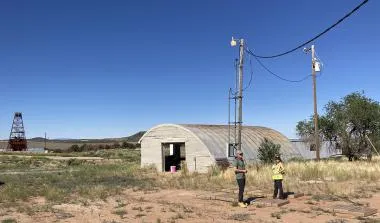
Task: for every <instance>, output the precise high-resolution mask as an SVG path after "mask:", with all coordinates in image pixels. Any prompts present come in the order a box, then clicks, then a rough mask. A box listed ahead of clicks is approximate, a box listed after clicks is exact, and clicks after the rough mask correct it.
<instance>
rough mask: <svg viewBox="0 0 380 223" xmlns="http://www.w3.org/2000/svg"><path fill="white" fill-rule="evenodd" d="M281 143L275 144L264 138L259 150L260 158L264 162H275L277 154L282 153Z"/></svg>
mask: <svg viewBox="0 0 380 223" xmlns="http://www.w3.org/2000/svg"><path fill="white" fill-rule="evenodd" d="M280 148H281V145H279V144H274V143H273V142H272V141H271V140H269V139H267V138H264V140H263V141H262V142H261V144H260V146H259V150H258V158H259V160H260V161H261V162H263V163H273V162H274V159H275V156H276V155H280Z"/></svg>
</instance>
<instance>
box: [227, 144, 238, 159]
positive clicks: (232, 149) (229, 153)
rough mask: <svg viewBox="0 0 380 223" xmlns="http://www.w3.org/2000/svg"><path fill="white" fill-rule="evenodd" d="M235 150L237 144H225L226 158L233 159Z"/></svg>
mask: <svg viewBox="0 0 380 223" xmlns="http://www.w3.org/2000/svg"><path fill="white" fill-rule="evenodd" d="M236 149H237V144H236V143H229V144H227V156H228V157H235V155H236Z"/></svg>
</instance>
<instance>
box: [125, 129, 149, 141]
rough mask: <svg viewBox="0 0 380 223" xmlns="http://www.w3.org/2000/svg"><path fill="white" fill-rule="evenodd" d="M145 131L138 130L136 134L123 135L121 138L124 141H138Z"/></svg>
mask: <svg viewBox="0 0 380 223" xmlns="http://www.w3.org/2000/svg"><path fill="white" fill-rule="evenodd" d="M145 132H146V131H140V132H138V133H136V134H133V135H131V136H128V137H123V138H121V139H122V140H124V141H128V142H138V141H139V140H140V139H141V137H142V136H143V135H144V134H145Z"/></svg>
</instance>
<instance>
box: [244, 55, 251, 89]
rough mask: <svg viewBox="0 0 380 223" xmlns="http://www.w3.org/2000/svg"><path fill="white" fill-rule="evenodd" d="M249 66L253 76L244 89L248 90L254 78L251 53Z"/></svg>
mask: <svg viewBox="0 0 380 223" xmlns="http://www.w3.org/2000/svg"><path fill="white" fill-rule="evenodd" d="M249 67H250V69H251V77H250V78H249V82H248V85H247V86H245V88H244V89H243V91H245V90H247V89H248V88H249V86H251V83H252V78H253V69H252V60H251V55H249Z"/></svg>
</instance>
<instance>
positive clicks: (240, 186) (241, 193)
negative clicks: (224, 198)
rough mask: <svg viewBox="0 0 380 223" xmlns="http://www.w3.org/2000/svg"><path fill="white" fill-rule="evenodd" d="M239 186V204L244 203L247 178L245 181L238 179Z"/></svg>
mask: <svg viewBox="0 0 380 223" xmlns="http://www.w3.org/2000/svg"><path fill="white" fill-rule="evenodd" d="M236 181H237V183H238V185H239V197H238V200H239V202H243V194H244V187H245V178H243V179H236Z"/></svg>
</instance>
